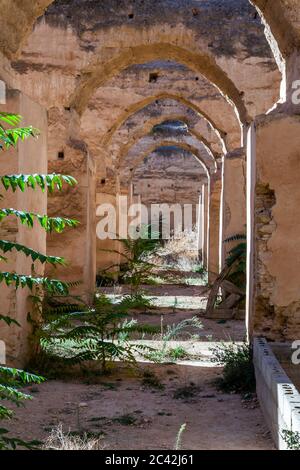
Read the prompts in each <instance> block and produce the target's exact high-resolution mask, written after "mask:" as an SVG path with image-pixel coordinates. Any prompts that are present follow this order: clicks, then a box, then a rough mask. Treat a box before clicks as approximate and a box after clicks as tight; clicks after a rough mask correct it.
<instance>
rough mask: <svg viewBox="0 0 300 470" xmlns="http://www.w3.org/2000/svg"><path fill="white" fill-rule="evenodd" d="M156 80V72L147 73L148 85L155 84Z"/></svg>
mask: <svg viewBox="0 0 300 470" xmlns="http://www.w3.org/2000/svg"><path fill="white" fill-rule="evenodd" d="M157 79H158V73H157V72H151V73H149V83H156V82H157Z"/></svg>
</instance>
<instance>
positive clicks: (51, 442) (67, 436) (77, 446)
mask: <svg viewBox="0 0 300 470" xmlns="http://www.w3.org/2000/svg"><path fill="white" fill-rule="evenodd" d="M43 448H44V449H47V450H100V449H103V446H101V444H100V438H99V436H97V437H96V438H95V437H93V438H91V437H90V436H89V435H88V434H86V433H85V434H83V436H82V437H81V436H79V435H72V433H71V432H66V433H65V432H63V428H62V424H59V425H58V426H57V427H56V428H54V429H52V431H51V433H50V436H49V437H48V439H47V440H46V441H45V443H44V446H43Z"/></svg>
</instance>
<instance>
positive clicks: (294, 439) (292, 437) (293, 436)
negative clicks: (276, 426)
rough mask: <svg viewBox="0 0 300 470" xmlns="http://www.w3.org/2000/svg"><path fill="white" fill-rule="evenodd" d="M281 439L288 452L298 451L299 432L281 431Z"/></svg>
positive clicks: (299, 443) (299, 447)
mask: <svg viewBox="0 0 300 470" xmlns="http://www.w3.org/2000/svg"><path fill="white" fill-rule="evenodd" d="M282 438H283V440H284V442H285V443H286V445H287V448H288V450H300V432H298V431H289V430H288V429H284V430H283V431H282Z"/></svg>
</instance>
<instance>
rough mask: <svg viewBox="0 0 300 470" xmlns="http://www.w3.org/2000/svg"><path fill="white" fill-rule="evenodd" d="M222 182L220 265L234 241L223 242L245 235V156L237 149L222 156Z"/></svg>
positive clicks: (241, 150) (242, 150)
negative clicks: (237, 235) (238, 235)
mask: <svg viewBox="0 0 300 470" xmlns="http://www.w3.org/2000/svg"><path fill="white" fill-rule="evenodd" d="M223 165H224V168H223V182H222V204H223V207H222V219H223V223H222V228H221V229H222V236H221V238H222V241H223V244H222V259H221V263H222V267H223V266H224V261H225V259H226V256H227V254H228V252H229V251H230V249H231V248H232V247H233V246H234V245H235V244H236V242H229V243H224V240H226V239H227V238H229V237H232V236H233V235H236V234H245V235H246V224H247V222H246V156H245V151H244V149H237V150H236V151H234V152H231V153H228V154H226V156H225V157H224V163H223Z"/></svg>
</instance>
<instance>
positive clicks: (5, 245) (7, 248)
mask: <svg viewBox="0 0 300 470" xmlns="http://www.w3.org/2000/svg"><path fill="white" fill-rule="evenodd" d="M0 250H1V251H3V253H7V252H12V251H13V250H16V251H18V252H21V253H24V255H25V256H26V257H27V258H31V259H32V261H33V262H35V261H39V262H40V263H42V264H44V263H49V264H52V265H53V266H54V265H57V264H60V265H62V266H64V265H65V264H66V263H65V260H64V259H63V258H60V257H58V256H47V255H44V254H43V253H40V252H39V251H36V250H32V249H31V248H28V247H27V246H25V245H21V244H20V243H13V242H10V241H8V240H0Z"/></svg>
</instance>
